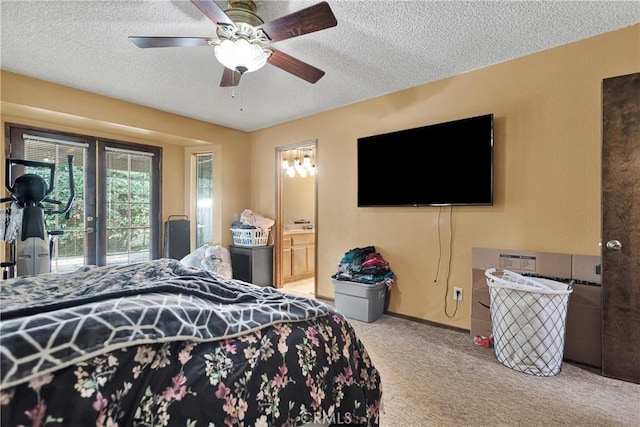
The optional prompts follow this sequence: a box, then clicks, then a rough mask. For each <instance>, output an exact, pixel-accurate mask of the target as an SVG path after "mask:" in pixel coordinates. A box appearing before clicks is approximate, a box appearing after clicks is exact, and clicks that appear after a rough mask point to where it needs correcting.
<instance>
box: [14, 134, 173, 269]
mask: <svg viewBox="0 0 640 427" xmlns="http://www.w3.org/2000/svg"><path fill="white" fill-rule="evenodd" d="M23 132H26V133H29V134H32V135H34V136H41V137H45V138H54V139H59V140H67V141H70V142H76V143H78V142H79V143H86V144H88V147H87V160H89V158H91V159H92V161H88V162H87V165H85V168H87V169H86V173H85V188H89V189H90V188H93V189H94V190H95V191H85V234H86V235H87V236H88V237H87V240H86V241H85V244H86V245H87V247H86V255H85V262H86V263H88V264H96V265H105V264H106V226H105V227H100V226H99V224H98V222H99V221H101V220H102V219H103V218H106V203H105V200H106V176H104V175H102V176H98V171H105V170H106V152H105V147H107V146H109V147H113V148H119V149H123V150H132V151H136V150H137V151H146V152H150V153H153V168H154V171H155V172H156V173H157V177H158V179H157V185H155V186H152V191H151V193H152V194H151V203H152V205H153V203H154V202H156V201H157V207H158V209H157V212H155V213H154V215H153V217H152V220H151V229H152V243H151V245H150V258H151V259H157V258H159V257H160V254H161V248H160V243H161V241H162V239H161V228H162V227H161V224H162V148H161V147H159V146H154V145H145V144H138V143H134V142H128V141H118V140H112V139H108V138H98V137H95V136H91V135H82V134H77V133H72V132H63V131H57V130H52V129H45V128H40V127H35V126H29V125H25V124H20V123H9V122H5V139H6V140H7V141H8V142H9V144H6V145H5V153H4V155H5V158H8V157H9V155H12V156H14V157H16V156H17V157H24V152H21V151H20V150H17V147H18V146H19V144H14V142H16V141H17V138H20V140H22V134H23ZM89 166H95V168H89ZM2 179H4V178H2ZM89 216H93V218H94V220H95V222H93V223H92V222H91V221H88V220H87V218H88V217H89ZM88 227H93V228H94V230H95V232H94V233H89V234H87V232H86V230H87V228H88ZM90 234H91V235H90ZM100 242H105V243H104V245H105V246H104V249H105V250H104V251H103V252H104V253H102V254H100V253H98V252H99V251H98V249H97V248H98V247H99V245H100Z"/></svg>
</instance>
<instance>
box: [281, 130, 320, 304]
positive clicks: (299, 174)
mask: <svg viewBox="0 0 640 427" xmlns="http://www.w3.org/2000/svg"><path fill="white" fill-rule="evenodd" d="M276 162H277V170H278V173H277V182H278V185H277V195H276V199H277V202H276V205H277V224H278V232H277V235H276V287H277V288H279V289H280V290H282V291H284V292H287V293H292V294H296V295H300V296H304V297H307V298H313V297H315V295H316V280H315V277H316V271H315V265H316V224H317V209H316V197H317V195H316V189H317V174H316V171H317V156H316V141H315V140H313V141H306V142H301V143H297V144H292V145H288V146H284V147H278V148H277V149H276Z"/></svg>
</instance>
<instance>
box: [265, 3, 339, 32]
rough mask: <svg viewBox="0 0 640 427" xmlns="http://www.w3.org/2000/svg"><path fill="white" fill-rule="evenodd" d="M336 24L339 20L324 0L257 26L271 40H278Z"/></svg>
mask: <svg viewBox="0 0 640 427" xmlns="http://www.w3.org/2000/svg"><path fill="white" fill-rule="evenodd" d="M336 25H338V21H337V20H336V17H335V16H334V15H333V12H332V11H331V8H330V7H329V4H328V3H327V2H326V1H323V2H321V3H318V4H316V5H313V6H310V7H308V8H306V9H302V10H299V11H297V12H294V13H292V14H289V15H285V16H283V17H281V18H277V19H274V20H273V21H269V22H266V23H264V24H262V25H259V26H258V27H257V28H259V29H261V30H263V31H264V32H265V34H266V35H267V37H269V40H271V41H272V42H277V41H280V40H286V39H290V38H292V37H298V36H301V35H304V34H309V33H313V32H315V31H320V30H324V29H325V28H331V27H335V26H336Z"/></svg>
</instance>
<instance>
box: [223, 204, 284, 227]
mask: <svg viewBox="0 0 640 427" xmlns="http://www.w3.org/2000/svg"><path fill="white" fill-rule="evenodd" d="M273 224H275V221H274V220H272V219H271V218H267V217H265V216H262V215H260V214H259V213H256V212H253V211H252V210H251V209H245V210H243V211H242V213H241V214H240V220H238V221H233V222H232V223H231V228H235V229H245V228H254V229H255V228H259V229H262V230H264V231H269V229H270V228H271V227H273Z"/></svg>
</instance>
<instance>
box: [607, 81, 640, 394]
mask: <svg viewBox="0 0 640 427" xmlns="http://www.w3.org/2000/svg"><path fill="white" fill-rule="evenodd" d="M602 89H603V94H602V101H603V127H602V132H603V150H602V240H603V241H602V295H603V297H602V306H603V313H602V315H603V316H602V374H603V375H605V376H608V377H612V378H618V379H622V380H627V381H632V382H635V383H640V73H635V74H630V75H625V76H619V77H613V78H608V79H604V80H603V85H602Z"/></svg>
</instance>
